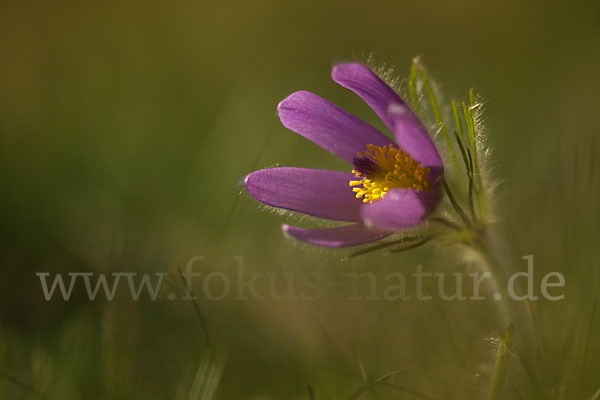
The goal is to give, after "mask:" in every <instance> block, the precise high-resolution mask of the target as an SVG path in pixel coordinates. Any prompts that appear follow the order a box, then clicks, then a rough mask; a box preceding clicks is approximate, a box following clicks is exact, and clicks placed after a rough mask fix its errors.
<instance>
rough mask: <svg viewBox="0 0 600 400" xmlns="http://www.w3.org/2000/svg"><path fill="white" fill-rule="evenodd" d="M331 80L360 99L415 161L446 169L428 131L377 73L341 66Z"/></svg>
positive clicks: (366, 69)
mask: <svg viewBox="0 0 600 400" xmlns="http://www.w3.org/2000/svg"><path fill="white" fill-rule="evenodd" d="M331 77H332V78H333V80H334V81H335V82H337V83H338V84H340V85H341V86H343V87H345V88H347V89H350V90H352V91H353V92H354V93H356V94H357V95H358V96H360V97H361V98H362V99H363V100H364V101H365V102H366V103H367V104H368V105H369V106H370V107H371V108H372V109H373V111H375V113H377V115H378V116H379V118H381V120H382V121H383V122H384V123H385V124H386V125H387V127H388V128H389V129H390V130H391V131H392V132H393V133H394V137H395V138H396V141H397V142H398V145H399V146H400V147H401V148H402V149H403V150H405V151H406V152H408V153H409V154H410V155H411V156H412V158H414V159H415V160H417V161H419V162H420V163H422V164H423V165H424V166H426V167H431V168H432V169H441V168H442V160H441V158H440V155H439V153H438V151H437V149H436V148H435V145H434V144H433V141H432V140H431V137H430V136H429V134H428V133H427V129H425V127H424V126H423V124H422V123H421V121H420V120H419V118H418V117H417V116H416V115H415V114H414V113H413V112H412V110H411V109H410V108H409V107H408V105H406V103H405V102H404V101H403V100H402V99H401V98H400V96H398V94H397V93H396V92H395V91H394V90H393V89H392V88H391V87H389V86H388V85H387V84H386V83H385V82H384V81H383V80H382V79H381V78H379V77H378V76H377V75H376V74H375V73H374V72H373V71H371V70H370V69H369V68H367V67H366V66H364V65H362V64H358V63H349V64H340V65H337V66H335V67H334V68H333V70H332V72H331ZM438 176H439V175H438Z"/></svg>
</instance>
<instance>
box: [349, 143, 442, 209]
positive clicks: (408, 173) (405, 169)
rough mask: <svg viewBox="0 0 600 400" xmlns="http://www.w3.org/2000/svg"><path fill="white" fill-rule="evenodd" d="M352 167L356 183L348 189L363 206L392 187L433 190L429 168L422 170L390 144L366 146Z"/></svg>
mask: <svg viewBox="0 0 600 400" xmlns="http://www.w3.org/2000/svg"><path fill="white" fill-rule="evenodd" d="M352 165H353V166H354V169H353V170H352V173H353V174H354V175H356V178H357V180H355V181H350V186H352V187H353V189H352V191H354V192H355V193H356V198H357V199H360V198H362V199H363V203H372V202H374V201H376V200H380V199H381V198H383V197H384V196H385V194H386V193H387V192H388V191H389V190H391V189H395V188H403V189H409V188H410V189H414V190H427V191H432V190H433V188H432V187H431V182H429V180H428V179H427V175H429V168H427V167H422V166H421V163H419V162H418V161H415V160H414V159H413V158H412V157H411V156H410V155H409V154H408V153H407V152H405V151H404V150H402V149H399V148H396V147H394V146H393V145H392V144H390V145H388V146H383V147H380V146H375V145H373V144H368V145H367V151H366V152H365V154H364V155H363V154H362V153H358V154H357V157H355V158H354V160H353V161H352Z"/></svg>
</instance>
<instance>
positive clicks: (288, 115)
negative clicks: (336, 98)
mask: <svg viewBox="0 0 600 400" xmlns="http://www.w3.org/2000/svg"><path fill="white" fill-rule="evenodd" d="M277 112H278V113H279V119H280V120H281V123H282V124H283V125H284V126H285V127H286V128H288V129H290V130H292V131H294V132H296V133H298V134H299V135H302V136H304V137H305V138H307V139H308V140H310V141H312V142H314V143H316V144H317V145H319V146H321V147H322V148H324V149H325V150H327V151H329V152H330V153H332V154H335V155H336V156H338V157H340V158H342V159H344V160H346V161H348V162H350V163H351V162H352V159H353V158H354V157H356V153H358V152H364V151H365V150H366V148H367V144H374V145H376V146H386V145H388V144H389V143H393V142H392V140H391V139H390V138H388V137H387V136H385V135H384V134H383V133H381V132H379V131H378V130H377V129H375V128H373V127H372V126H371V125H369V124H367V123H366V122H364V121H363V120H361V119H359V118H357V117H355V116H354V115H352V114H350V113H348V112H346V111H344V110H342V109H341V108H339V107H338V106H336V105H335V104H333V103H330V102H329V101H327V100H325V99H322V98H321V97H319V96H317V95H316V94H313V93H310V92H305V91H300V92H295V93H292V94H291V95H289V96H288V97H287V98H285V99H284V100H283V101H282V102H281V103H279V106H278V107H277Z"/></svg>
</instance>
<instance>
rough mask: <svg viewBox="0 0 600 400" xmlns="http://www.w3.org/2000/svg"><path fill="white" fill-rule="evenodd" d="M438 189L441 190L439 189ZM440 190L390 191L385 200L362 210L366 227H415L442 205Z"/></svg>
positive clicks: (368, 205) (366, 206)
mask: <svg viewBox="0 0 600 400" xmlns="http://www.w3.org/2000/svg"><path fill="white" fill-rule="evenodd" d="M437 186H438V185H436V189H439V187H437ZM441 198H442V196H441V192H440V191H439V190H436V191H434V192H429V191H415V190H412V189H393V190H390V191H389V192H388V193H387V194H386V195H385V197H384V198H383V199H381V200H379V201H376V202H373V203H372V204H367V205H365V206H364V207H363V209H362V213H361V214H362V217H363V221H364V223H365V224H366V225H368V226H369V225H375V226H378V227H381V228H388V229H403V228H409V227H411V226H415V225H417V224H419V223H421V222H422V221H423V220H424V219H425V218H426V217H428V216H429V215H430V214H431V213H432V212H433V211H434V210H435V209H436V207H437V206H438V204H439V203H440V200H441Z"/></svg>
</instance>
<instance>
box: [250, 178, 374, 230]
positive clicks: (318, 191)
mask: <svg viewBox="0 0 600 400" xmlns="http://www.w3.org/2000/svg"><path fill="white" fill-rule="evenodd" d="M353 179H355V178H354V175H353V174H351V173H349V172H338V171H327V170H318V169H306V168H294V167H280V168H268V169H261V170H259V171H255V172H253V173H251V174H250V175H248V176H247V177H246V181H245V183H246V187H247V188H248V191H249V192H250V194H251V195H252V196H253V197H254V198H255V199H256V200H258V201H260V202H261V203H264V204H267V205H270V206H273V207H278V208H285V209H288V210H293V211H298V212H301V213H304V214H308V215H312V216H315V217H320V218H327V219H332V220H336V221H350V222H355V221H360V219H361V217H360V207H361V205H362V204H363V203H362V202H361V201H360V200H359V199H357V198H356V197H355V194H354V192H352V189H351V188H350V186H349V185H348V182H349V181H350V180H353Z"/></svg>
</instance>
